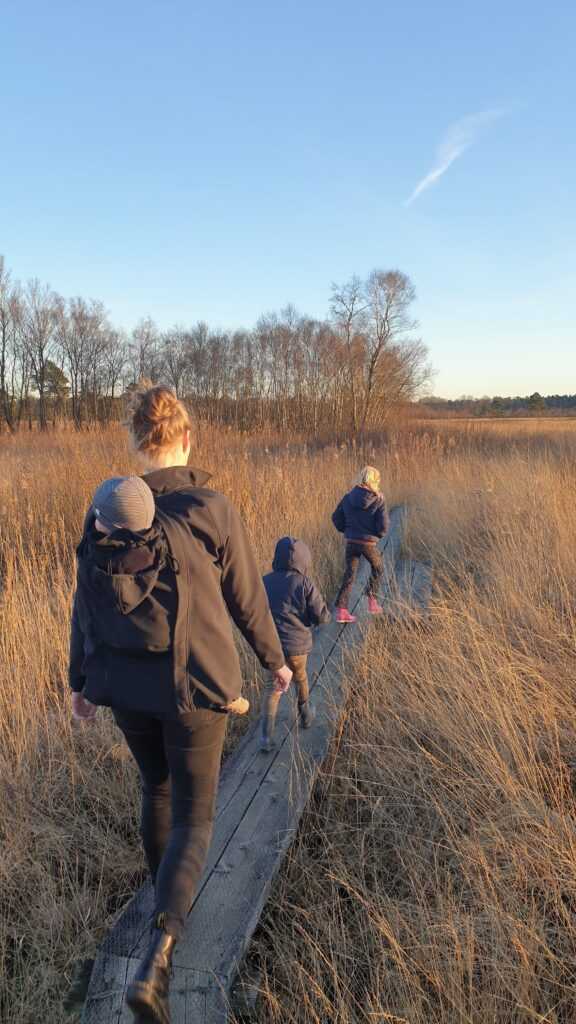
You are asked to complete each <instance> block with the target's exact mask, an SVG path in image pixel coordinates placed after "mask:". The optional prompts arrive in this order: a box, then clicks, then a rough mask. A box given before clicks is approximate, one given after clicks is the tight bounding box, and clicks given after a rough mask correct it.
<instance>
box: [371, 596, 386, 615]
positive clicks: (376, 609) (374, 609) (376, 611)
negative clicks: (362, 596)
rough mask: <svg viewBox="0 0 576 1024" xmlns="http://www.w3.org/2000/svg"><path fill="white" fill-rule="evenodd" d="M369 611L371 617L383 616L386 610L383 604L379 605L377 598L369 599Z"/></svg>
mask: <svg viewBox="0 0 576 1024" xmlns="http://www.w3.org/2000/svg"><path fill="white" fill-rule="evenodd" d="M368 611H369V612H370V615H381V614H382V612H383V611H384V609H383V607H382V605H381V604H378V601H377V600H376V598H375V597H369V598H368Z"/></svg>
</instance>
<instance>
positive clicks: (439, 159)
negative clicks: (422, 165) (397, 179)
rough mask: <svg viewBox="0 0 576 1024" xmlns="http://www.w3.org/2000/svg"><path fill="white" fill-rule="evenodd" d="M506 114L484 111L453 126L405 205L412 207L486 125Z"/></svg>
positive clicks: (471, 115) (468, 146)
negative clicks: (426, 172) (429, 167)
mask: <svg viewBox="0 0 576 1024" xmlns="http://www.w3.org/2000/svg"><path fill="white" fill-rule="evenodd" d="M504 114H506V111H505V110H482V111H480V113H479V114H469V115H468V117H463V118H462V119H461V120H460V121H455V122H454V124H451V125H450V127H449V129H448V131H447V132H446V135H445V136H444V138H443V139H442V142H441V143H440V145H439V146H438V149H437V151H436V159H435V161H434V163H433V165H432V167H431V169H430V170H429V171H428V174H426V175H425V177H424V178H422V180H421V181H419V182H418V184H417V185H416V188H415V189H414V191H413V193H412V195H411V196H410V197H409V199H407V200H406V202H405V203H404V205H405V206H410V205H411V203H413V202H414V200H415V199H417V198H418V196H420V195H422V192H425V191H426V189H427V188H430V186H431V185H434V184H435V183H436V182H437V181H438V180H439V179H440V178H441V177H442V175H443V174H445V173H446V171H447V170H448V168H449V167H450V166H451V164H453V163H454V161H455V160H457V159H458V157H459V156H462V154H463V153H464V152H465V151H466V150H467V149H469V148H470V146H472V145H473V143H475V142H476V140H477V139H478V137H479V135H480V133H481V131H482V129H483V128H485V127H486V125H489V124H491V123H492V122H493V121H497V120H498V119H499V118H500V117H503V116H504Z"/></svg>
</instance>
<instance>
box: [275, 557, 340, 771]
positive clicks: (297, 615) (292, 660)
mask: <svg viewBox="0 0 576 1024" xmlns="http://www.w3.org/2000/svg"><path fill="white" fill-rule="evenodd" d="M311 567H312V556H311V554H310V550H309V548H308V547H307V545H306V544H305V543H304V541H302V540H296V538H295V537H282V538H281V540H279V541H278V543H277V545H276V551H275V552H274V561H273V563H272V572H270V573H268V575H267V576H265V577H264V587H265V588H266V593H267V594H268V602H269V604H270V610H271V612H272V618H273V619H274V622H275V623H276V629H277V630H278V636H279V637H280V643H281V644H282V649H283V651H284V655H285V657H286V664H287V665H289V666H290V668H291V670H292V672H293V677H292V678H293V682H294V684H295V685H296V688H297V691H298V711H299V713H300V721H301V723H302V725H303V727H304V728H305V729H308V728H309V727H310V726H311V725H312V722H313V720H314V712H313V709H312V708H311V707H310V705H309V704H308V675H307V672H306V663H307V661H308V655H309V653H310V651H311V650H312V632H311V627H312V626H321V625H323V624H324V623H326V622H330V618H331V616H330V612H329V611H328V608H327V607H326V602H325V600H324V598H323V597H322V595H321V593H320V591H319V590H318V588H317V587H316V585H315V584H314V582H313V581H312V580H311V579H310V575H309V574H310V570H311ZM281 696H282V693H281V692H279V691H278V690H277V689H276V688H275V686H274V684H273V683H272V684H269V686H268V689H267V692H266V695H265V698H264V707H263V711H262V722H261V731H260V748H261V750H263V751H266V752H267V751H269V750H271V749H272V745H273V739H274V724H275V721H276V712H277V710H278V704H279V701H280V697H281Z"/></svg>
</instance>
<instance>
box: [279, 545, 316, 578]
mask: <svg viewBox="0 0 576 1024" xmlns="http://www.w3.org/2000/svg"><path fill="white" fill-rule="evenodd" d="M311 565H312V555H311V554H310V548H309V547H308V545H307V544H305V543H304V541H303V540H296V538H295V537H281V539H280V540H279V541H278V543H277V545H276V550H275V552H274V561H273V562H272V568H273V570H274V572H286V571H288V570H292V571H293V572H299V573H301V575H302V576H306V575H308V573H309V572H310V568H311Z"/></svg>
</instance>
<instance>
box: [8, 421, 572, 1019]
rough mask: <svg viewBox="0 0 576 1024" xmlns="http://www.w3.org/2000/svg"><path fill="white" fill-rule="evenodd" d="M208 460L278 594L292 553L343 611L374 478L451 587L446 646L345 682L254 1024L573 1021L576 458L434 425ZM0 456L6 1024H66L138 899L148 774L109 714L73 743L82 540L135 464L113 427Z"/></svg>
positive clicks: (251, 691) (537, 431) (248, 669)
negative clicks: (350, 551)
mask: <svg viewBox="0 0 576 1024" xmlns="http://www.w3.org/2000/svg"><path fill="white" fill-rule="evenodd" d="M195 447H196V452H195V454H194V456H193V460H192V461H194V462H195V463H197V464H199V465H201V466H203V467H205V468H212V469H213V470H215V476H214V485H215V486H216V487H218V488H219V489H221V490H223V491H224V492H225V493H227V494H228V495H229V497H230V498H231V499H232V500H233V501H234V502H235V503H236V505H237V506H238V507H239V509H240V511H241V513H242V515H243V517H244V519H245V521H246V523H247V526H248V529H249V531H250V534H251V536H252V538H253V540H254V544H255V547H256V550H257V554H258V558H259V561H260V564H261V566H262V569H263V570H264V569H265V568H266V566H267V565H268V564H269V560H270V556H271V552H272V549H273V545H274V541H275V540H276V539H277V537H278V536H280V535H282V534H283V533H287V532H292V533H296V534H298V535H300V536H303V537H305V538H306V539H307V540H308V541H309V542H310V544H311V546H312V548H313V550H314V553H315V564H316V575H317V578H318V580H319V582H320V583H321V585H322V586H323V587H324V588H325V590H326V591H327V593H328V595H329V596H332V595H333V593H334V586H335V582H336V577H337V575H338V573H339V569H340V544H339V541H338V538H337V537H336V536H335V535H334V531H333V530H332V529H331V527H330V524H329V513H330V512H331V510H332V508H333V506H334V504H335V501H336V498H337V497H338V495H339V494H340V493H341V492H342V491H343V490H344V488H346V487H347V486H349V483H350V480H351V478H352V476H353V474H354V472H355V471H356V469H357V466H358V462H359V461H364V460H366V461H368V460H369V461H377V462H378V464H379V465H381V467H382V470H383V476H384V480H385V481H386V489H387V492H388V495H389V498H390V500H391V501H395V500H399V499H407V500H408V501H409V502H410V505H411V508H412V510H413V512H412V519H411V527H410V535H409V538H408V543H409V546H410V548H411V550H412V551H413V552H414V553H415V554H416V555H418V554H425V555H426V556H427V557H432V558H433V559H434V562H435V565H436V574H437V585H436V591H435V596H434V602H433V609H432V615H431V619H430V623H429V626H428V627H427V628H426V629H422V630H408V629H406V628H405V627H400V626H393V627H392V626H389V625H387V624H386V623H385V622H383V623H381V624H379V625H378V626H376V627H375V628H374V629H373V630H372V631H371V633H370V635H369V638H368V641H367V644H366V648H365V650H364V651H363V652H362V654H361V655H360V656H359V657H358V659H357V661H356V663H355V664H354V665H353V666H352V669H353V670H352V671H351V692H350V699H349V702H348V705H347V711H346V716H345V721H344V728H343V731H342V733H341V736H340V739H339V742H338V743H337V744H335V747H334V750H333V752H332V756H331V759H330V763H329V765H328V766H327V767H326V770H325V771H324V772H323V774H322V778H321V780H320V783H319V786H318V789H317V792H316V795H315V800H314V802H313V804H312V805H311V808H310V810H309V812H308V814H307V819H306V827H305V828H304V829H303V830H302V831H301V834H300V838H299V840H298V843H297V845H296V846H295V848H294V849H293V851H292V853H291V856H290V859H289V862H288V864H287V867H286V870H285V871H284V872H283V874H282V878H281V880H280V882H279V884H278V886H277V889H276V894H275V899H274V900H273V901H272V902H271V904H270V907H269V911H268V912H267V914H266V917H265V919H264V921H263V923H262V927H261V929H260V931H259V937H258V939H257V942H256V943H255V946H254V952H253V954H252V957H253V958H256V959H257V960H258V962H259V963H260V964H261V967H262V970H263V978H264V982H263V986H262V987H263V996H262V999H261V1003H260V1011H259V1012H260V1015H261V1019H262V1021H279V1020H282V1021H294V1022H296V1021H298V1022H299V1024H307V1022H318V1024H320V1022H325V1021H326V1022H327V1021H338V1022H340V1024H348V1022H356V1021H362V1022H364V1021H366V1022H368V1021H376V1020H380V1021H384V1020H390V1021H394V1020H396V1021H398V1020H406V1021H409V1022H410V1024H413V1022H420V1021H425V1020H426V1021H459V1022H460V1021H462V1022H464V1021H474V1024H477V1022H479V1021H485V1020H486V1021H497V1022H504V1021H506V1022H509V1021H526V1022H528V1021H536V1020H539V1021H550V1022H554V1021H563V1022H564V1021H568V1020H570V1019H572V1018H571V1016H570V1009H571V1008H572V1010H573V1009H574V1004H573V1001H572V1000H573V997H572V988H571V986H572V980H576V979H573V969H572V961H573V959H574V939H575V937H576V931H575V930H574V929H573V927H572V923H571V919H572V912H573V909H574V907H573V904H574V900H575V899H576V893H575V891H574V888H575V887H574V881H573V879H574V877H575V870H574V869H575V865H576V861H575V860H574V856H573V845H574V840H576V832H575V831H574V803H573V796H572V786H571V772H572V765H573V764H574V766H576V733H575V730H574V726H573V713H572V709H573V682H572V680H573V678H574V668H575V667H576V658H575V655H574V640H575V630H574V613H573V608H574V599H575V595H576V545H575V540H576V538H575V532H576V529H575V525H574V516H573V512H572V494H573V492H574V484H575V483H576V472H575V470H574V468H573V465H572V463H573V460H574V453H575V451H576V433H572V432H571V431H570V430H569V429H567V430H564V431H558V430H557V429H555V430H554V431H550V430H548V429H547V428H546V424H543V425H542V426H541V427H534V428H533V430H532V431H531V432H525V431H516V432H515V431H514V429H513V427H510V429H509V430H508V432H505V433H501V432H500V431H498V432H497V433H495V432H494V431H484V432H478V431H474V432H471V431H467V430H463V429H462V428H460V427H458V426H454V425H453V424H450V425H447V426H446V427H441V428H437V427H435V426H433V425H424V426H423V427H421V428H416V429H414V430H412V431H411V432H406V433H399V434H397V435H393V434H391V435H389V436H388V437H387V439H386V442H385V444H384V445H383V446H382V447H381V448H376V450H368V451H363V452H360V451H357V450H355V449H354V448H353V447H352V446H346V447H342V448H335V447H325V448H321V449H318V450H314V449H313V448H312V447H310V446H309V447H308V448H306V447H305V446H302V445H298V446H294V445H293V446H291V447H286V446H282V445H281V444H279V443H278V444H276V445H275V446H274V447H273V448H272V446H269V450H268V451H267V450H265V448H264V447H263V446H262V445H260V444H259V443H258V442H257V441H255V440H254V439H242V438H239V437H237V436H236V435H234V434H232V433H231V432H229V433H226V434H218V435H214V434H211V433H210V432H209V431H207V430H204V429H200V428H199V429H198V434H197V438H196V444H195ZM0 453H1V457H2V468H3V472H2V475H1V478H0V572H1V577H2V592H1V598H0V830H1V841H2V851H3V853H2V858H1V860H0V1019H1V1020H2V1021H3V1022H6V1024H36V1022H37V1021H38V1020H43V1021H45V1022H46V1024H61V1021H62V1020H63V1014H62V1009H61V998H62V995H63V993H64V991H65V989H66V986H67V984H68V983H69V980H70V973H71V966H72V964H73V962H74V961H75V960H77V959H79V958H82V957H83V956H86V955H89V954H91V953H93V952H94V949H95V946H96V943H97V941H98V939H99V938H100V936H101V935H102V933H103V931H104V929H105V927H106V925H107V923H109V921H110V919H111V917H112V915H113V914H114V913H115V912H116V911H117V909H118V908H119V906H121V904H122V903H123V901H124V900H125V899H126V898H127V897H128V895H129V894H130V893H131V892H132V891H133V890H134V888H135V887H136V885H137V884H138V883H139V881H140V880H141V878H142V873H143V862H142V856H141V852H140V846H139V841H138V835H137V805H138V794H137V780H136V775H135V771H134V768H133V766H132V764H131V762H130V761H129V759H127V758H126V756H125V753H124V748H123V746H122V744H121V743H120V739H119V734H118V733H117V732H116V730H115V728H114V726H113V724H112V723H111V721H110V717H109V715H108V714H107V713H105V712H103V713H101V714H100V715H99V718H98V722H97V724H96V725H95V726H94V727H92V728H85V727H77V726H76V725H73V724H72V722H71V720H70V714H69V697H68V693H67V689H66V662H67V643H68V621H69V613H70V598H71V590H72V586H73V566H74V559H73V553H74V545H75V543H76V542H77V539H78V537H79V532H80V528H81V523H82V518H83V514H84V511H85V509H86V506H87V504H88V500H89V496H90V494H91V493H92V491H93V490H94V488H95V486H96V485H97V484H98V483H99V482H100V480H101V479H102V478H103V477H105V476H108V475H111V474H112V473H119V472H124V471H126V470H128V469H129V468H133V464H132V462H131V458H130V455H129V453H128V451H127V448H126V444H125V440H124V436H123V433H122V432H121V431H120V430H114V429H112V430H110V431H108V432H107V433H105V434H99V433H87V434H83V435H75V434H67V433H65V432H62V433H57V434H54V435H50V436H49V437H47V438H43V437H39V436H38V435H20V436H17V437H15V438H11V439H5V440H2V441H1V443H0ZM244 666H245V675H246V690H247V693H248V695H249V696H250V697H251V698H252V699H253V706H254V712H256V711H257V706H258V696H257V693H258V673H257V670H256V667H255V664H254V659H253V658H251V657H250V656H249V655H248V654H245V655H244ZM234 739H235V734H234V733H233V735H232V737H231V742H234Z"/></svg>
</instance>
